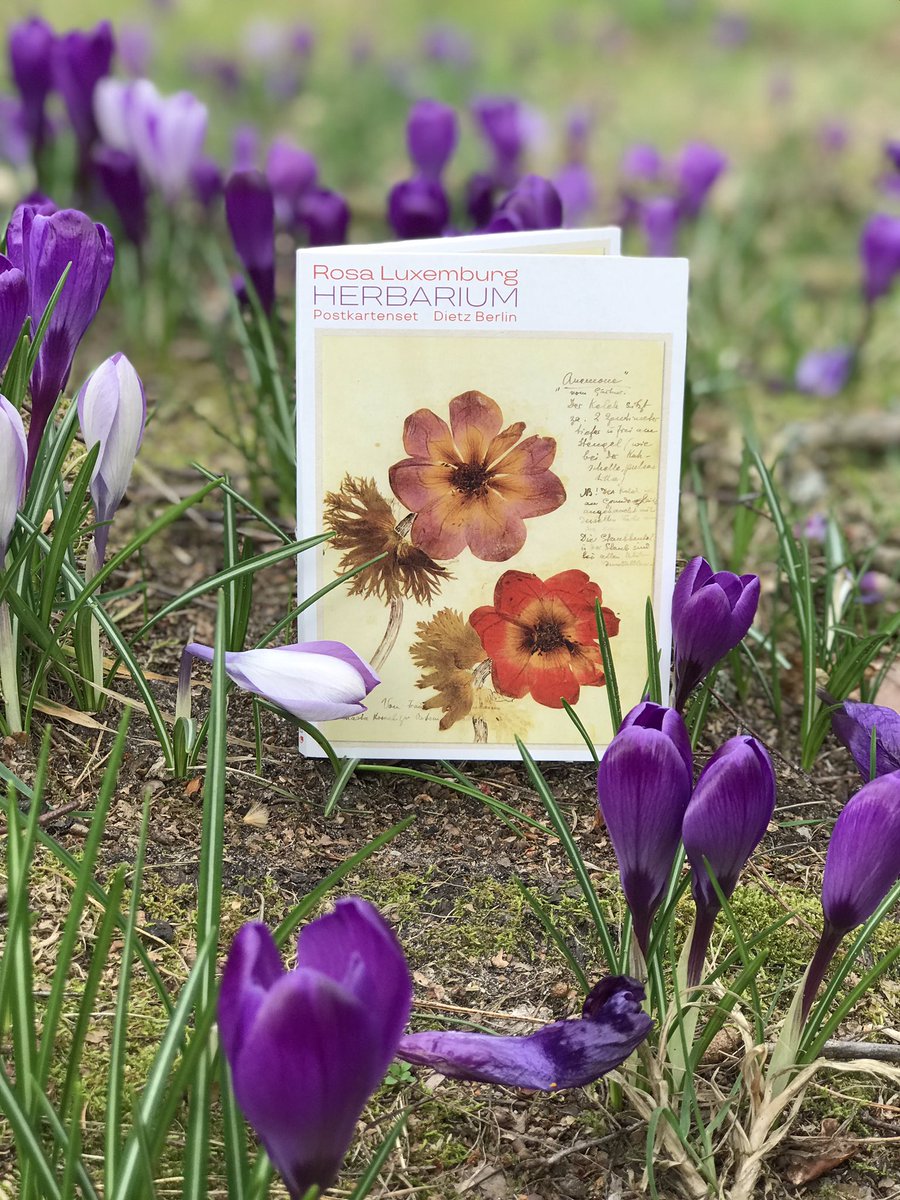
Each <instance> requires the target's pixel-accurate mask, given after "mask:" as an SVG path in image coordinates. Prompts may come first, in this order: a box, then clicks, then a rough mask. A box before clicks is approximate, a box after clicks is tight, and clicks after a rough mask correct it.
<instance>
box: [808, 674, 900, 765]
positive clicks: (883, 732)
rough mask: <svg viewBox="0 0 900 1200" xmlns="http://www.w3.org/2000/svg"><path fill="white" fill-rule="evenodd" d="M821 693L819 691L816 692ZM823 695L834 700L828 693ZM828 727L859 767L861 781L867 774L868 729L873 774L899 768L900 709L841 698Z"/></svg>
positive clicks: (869, 763) (868, 757) (829, 699)
mask: <svg viewBox="0 0 900 1200" xmlns="http://www.w3.org/2000/svg"><path fill="white" fill-rule="evenodd" d="M820 694H822V693H820ZM823 698H824V699H825V700H826V701H827V703H829V704H831V703H834V701H832V699H831V697H830V696H824V694H823ZM831 728H832V729H833V730H834V734H835V737H837V738H838V740H839V741H842V742H843V743H844V745H845V746H846V747H847V749H848V750H849V751H850V753H851V754H852V755H853V761H854V762H855V763H856V765H857V767H858V768H859V773H860V775H862V777H863V781H864V782H867V781H868V780H869V779H870V777H871V770H870V768H871V765H872V764H871V757H872V731H873V730H874V731H875V775H876V776H878V775H889V774H890V773H891V772H892V771H900V713H896V712H894V710H893V709H892V708H886V707H885V706H884V705H883V704H862V703H860V702H859V701H857V700H845V701H844V703H843V704H842V706H841V707H840V708H839V709H837V710H836V711H835V712H833V713H832V714H831Z"/></svg>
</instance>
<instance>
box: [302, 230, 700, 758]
mask: <svg viewBox="0 0 900 1200" xmlns="http://www.w3.org/2000/svg"><path fill="white" fill-rule="evenodd" d="M568 232H570V233H573V234H575V235H576V236H575V237H572V238H565V239H560V240H558V241H557V243H556V244H555V245H553V244H552V243H551V244H550V245H548V244H547V242H546V241H545V240H544V241H541V240H535V239H532V244H530V245H522V244H520V245H519V246H518V247H517V248H511V249H509V250H506V251H505V252H499V253H498V251H497V249H496V239H489V238H484V239H482V240H481V242H480V244H479V242H478V239H474V238H473V239H466V242H467V243H470V245H466V246H464V247H461V248H457V245H456V239H451V240H443V241H440V242H433V243H427V244H423V243H421V242H420V243H417V244H415V245H412V244H405V245H403V246H395V245H388V246H383V247H372V246H367V247H344V248H341V249H339V250H332V249H310V250H301V251H299V253H298V256H297V362H298V372H297V395H298V454H297V460H298V503H299V521H298V524H299V535H300V537H308V536H311V535H314V534H317V533H322V532H328V533H330V534H331V535H332V536H331V538H330V540H329V541H326V542H324V543H323V544H322V545H321V546H319V547H317V548H316V549H315V550H312V551H308V552H307V553H305V554H302V555H301V556H300V558H299V564H300V589H301V595H302V596H303V597H308V596H311V595H312V594H314V593H315V592H317V591H319V589H321V588H323V587H325V586H326V585H328V584H329V583H333V581H334V580H335V579H336V578H337V577H338V576H340V575H342V574H345V573H347V572H353V571H355V572H356V574H354V575H353V577H352V578H351V579H349V580H348V581H345V582H343V583H341V584H339V585H338V586H337V587H334V588H332V589H331V590H330V591H328V592H327V594H326V595H325V596H323V597H322V598H321V599H320V600H319V601H318V602H317V603H316V604H314V605H312V606H310V607H309V608H308V609H307V610H306V611H305V613H304V614H303V617H302V620H301V629H300V637H301V640H304V641H311V640H314V639H320V638H324V639H330V640H335V641H341V642H345V643H347V644H348V645H349V646H351V647H352V648H353V649H354V650H355V651H356V652H357V653H358V654H360V655H361V656H362V657H363V658H365V659H367V660H368V661H369V662H371V663H372V664H373V666H374V668H375V670H376V673H377V674H378V675H379V677H380V679H381V684H380V685H379V686H378V687H377V688H375V690H374V691H373V692H372V693H371V694H370V696H369V697H368V700H367V705H368V708H367V711H366V712H365V713H362V714H360V715H359V716H356V717H352V718H350V719H349V720H344V721H333V722H329V723H327V724H326V725H325V726H324V727H323V732H324V733H325V734H326V735H327V737H328V738H329V740H330V741H331V742H332V744H333V745H334V747H335V749H336V750H337V751H338V753H340V754H344V755H348V756H352V757H364V758H379V757H381V758H409V759H421V758H446V759H469V760H471V759H503V758H516V757H518V751H517V749H516V745H515V738H516V736H519V737H521V738H522V739H523V741H524V742H525V743H526V744H527V745H528V747H529V749H530V750H531V752H532V753H533V754H534V755H535V757H537V758H539V759H544V760H559V761H565V760H576V759H585V758H587V757H588V756H589V752H588V748H587V747H586V746H585V744H584V741H583V739H582V737H581V735H580V734H579V732H578V730H577V729H576V727H575V724H574V723H573V722H572V720H571V719H570V717H569V715H568V714H567V712H566V710H565V707H564V705H563V702H564V701H565V702H566V703H567V704H569V705H571V706H572V708H573V709H574V710H575V712H576V713H577V714H578V716H579V717H580V719H581V721H582V722H583V724H584V726H585V727H586V729H587V730H588V731H589V732H590V735H591V737H592V738H593V739H594V740H595V742H596V745H597V747H598V749H600V750H601V751H602V748H603V747H604V746H605V745H606V744H607V743H608V741H609V739H610V736H611V729H610V722H609V715H608V705H607V697H606V694H605V682H606V681H605V677H604V673H603V666H602V660H601V655H600V646H599V639H598V631H597V621H598V615H597V614H598V609H599V613H600V619H602V620H603V623H604V625H605V627H606V630H607V633H608V634H609V637H610V645H611V648H612V652H613V657H614V661H615V666H616V673H617V678H618V683H619V688H620V692H621V703H622V709H623V711H627V710H628V708H630V707H631V706H632V705H633V704H636V703H637V702H638V701H639V700H640V698H641V695H642V692H643V689H644V687H645V684H646V679H647V655H646V639H645V621H644V617H645V605H646V601H647V598H648V597H650V598H651V599H652V601H653V607H654V611H655V614H656V621H657V633H658V638H659V643H660V647H661V651H662V662H663V663H668V661H669V654H670V643H671V630H670V621H669V610H670V605H671V595H672V587H673V581H674V572H675V541H676V530H677V518H678V485H679V461H680V451H681V446H680V437H681V417H682V398H683V391H684V361H685V326H686V312H687V281H688V265H687V262H686V261H685V260H682V259H640V258H621V257H618V256H617V255H616V253H615V251H616V250H618V244H617V243H615V242H612V243H606V244H603V243H602V240H601V239H595V240H594V242H593V244H591V239H590V236H589V234H588V231H568ZM597 232H604V231H597ZM545 237H546V235H545ZM576 238H580V239H581V240H580V242H579V241H577V240H576ZM488 241H491V242H493V244H491V245H488V244H487V243H488ZM601 245H602V248H600V247H601ZM613 246H614V249H613ZM573 247H577V249H573ZM535 250H537V251H538V252H537V253H535ZM301 749H302V751H303V752H304V753H307V754H311V755H318V754H320V753H321V750H320V748H319V747H318V746H317V745H316V743H315V742H314V741H313V740H312V739H311V738H309V737H302V738H301Z"/></svg>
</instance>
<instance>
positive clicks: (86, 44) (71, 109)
mask: <svg viewBox="0 0 900 1200" xmlns="http://www.w3.org/2000/svg"><path fill="white" fill-rule="evenodd" d="M112 55H113V33H112V26H111V25H110V23H109V21H101V22H100V24H99V25H97V26H96V27H95V28H94V29H91V30H88V31H87V32H85V31H83V30H80V29H73V30H72V31H71V33H65V34H63V35H62V36H60V37H58V38H57V39H56V43H55V45H54V47H53V82H54V84H55V86H56V90H57V91H58V92H59V93H60V95H61V96H62V98H63V100H64V101H65V103H66V109H67V110H68V113H69V120H70V121H71V122H72V128H73V129H74V130H75V136H76V137H77V139H78V144H79V146H80V148H81V153H82V156H83V155H84V154H85V153H86V151H87V150H88V149H90V147H91V146H92V145H93V143H94V141H95V140H96V137H97V123H96V121H95V119H94V89H95V88H96V86H97V84H98V83H99V82H100V80H101V79H103V77H104V76H106V75H108V74H109V66H110V63H111V62H112Z"/></svg>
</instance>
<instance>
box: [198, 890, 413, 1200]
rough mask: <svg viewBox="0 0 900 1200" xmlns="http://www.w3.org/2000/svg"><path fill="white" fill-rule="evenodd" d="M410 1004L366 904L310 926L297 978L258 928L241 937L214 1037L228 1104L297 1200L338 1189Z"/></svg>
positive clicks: (401, 973) (351, 903) (245, 929)
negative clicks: (226, 1074) (233, 1103)
mask: <svg viewBox="0 0 900 1200" xmlns="http://www.w3.org/2000/svg"><path fill="white" fill-rule="evenodd" d="M411 1003H412V980H411V979H410V974H409V968H408V966H407V964H406V958H405V956H404V954H403V950H402V949H401V947H400V944H399V943H398V941H397V939H396V937H395V936H394V934H393V932H392V931H391V930H390V928H389V927H388V925H387V924H386V923H385V921H384V919H383V918H382V917H381V915H380V914H379V913H378V911H377V910H376V909H375V908H373V906H372V905H371V904H369V903H367V902H366V901H365V900H361V899H359V898H357V897H350V898H348V899H344V900H338V902H337V904H336V905H335V908H334V911H333V912H332V913H328V914H327V915H326V916H323V917H319V918H318V919H317V920H315V921H312V922H311V923H310V924H309V925H307V926H306V927H305V928H304V929H303V930H302V931H301V933H300V938H299V941H298V944H297V966H296V967H295V968H294V970H293V971H286V970H285V969H284V967H283V965H282V962H281V957H280V955H279V952H278V948H277V947H276V945H275V941H274V939H273V937H272V935H271V933H270V932H269V930H268V929H267V928H266V926H265V925H261V924H255V923H251V924H247V925H244V926H242V927H241V929H239V930H238V933H237V935H236V937H235V939H234V942H233V943H232V946H231V950H230V951H229V954H228V960H227V962H226V963H225V970H224V972H223V975H222V986H221V990H220V992H219V1011H218V1021H219V1039H220V1043H221V1046H222V1050H223V1052H224V1054H225V1057H226V1059H227V1061H228V1065H229V1067H230V1068H231V1082H232V1087H233V1088H234V1095H235V1099H236V1100H237V1103H238V1105H239V1107H240V1109H241V1111H242V1112H243V1114H244V1116H245V1117H246V1119H247V1121H248V1122H249V1124H250V1125H252V1127H253V1128H254V1129H255V1130H256V1132H257V1134H258V1135H259V1138H260V1140H261V1142H262V1143H263V1145H264V1146H265V1148H266V1153H267V1154H268V1155H269V1157H270V1158H271V1160H272V1162H273V1163H274V1164H275V1166H276V1167H277V1168H278V1170H279V1171H280V1172H281V1175H282V1176H283V1178H284V1181H285V1183H286V1185H287V1188H288V1191H289V1193H290V1195H291V1197H292V1200H301V1198H302V1197H303V1196H305V1195H306V1192H307V1191H308V1190H309V1188H311V1187H318V1188H320V1189H323V1190H324V1189H326V1188H328V1187H330V1186H331V1184H332V1183H333V1182H334V1179H335V1177H336V1176H337V1173H338V1171H339V1170H340V1167H341V1163H342V1161H343V1158H344V1155H345V1154H346V1153H347V1149H348V1147H349V1145H350V1141H351V1139H352V1137H353V1130H354V1128H355V1126H356V1122H357V1121H358V1120H359V1116H360V1113H361V1112H362V1110H363V1108H364V1106H365V1104H366V1102H367V1101H368V1099H369V1097H370V1096H371V1095H372V1093H373V1092H374V1091H375V1090H376V1089H377V1088H378V1086H379V1085H380V1083H381V1081H382V1080H383V1079H384V1076H385V1074H386V1073H387V1069H388V1067H389V1066H390V1063H391V1060H392V1059H393V1057H394V1055H395V1053H396V1050H397V1046H398V1043H399V1042H400V1038H401V1035H402V1033H403V1029H404V1027H405V1025H406V1022H407V1020H408V1019H409V1012H410V1006H411Z"/></svg>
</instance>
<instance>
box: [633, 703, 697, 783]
mask: <svg viewBox="0 0 900 1200" xmlns="http://www.w3.org/2000/svg"><path fill="white" fill-rule="evenodd" d="M629 725H637V726H639V727H640V728H642V729H659V730H661V731H662V732H663V733H664V734H665V735H666V737H667V738H668V739H669V740H670V741H671V742H672V743H673V744H674V746H675V748H676V749H677V750H678V753H679V754H680V755H681V757H682V760H683V761H684V765H685V767H686V768H687V773H688V775H689V776H690V777H691V779H693V777H694V755H693V751H692V750H691V737H690V734H689V733H688V731H687V727H686V725H685V723H684V718H683V717H682V716H681V713H679V712H676V711H675V709H674V708H666V707H665V706H664V705H662V704H654V703H653V701H652V700H642V701H641V703H640V704H636V705H635V706H634V708H632V709H631V711H630V712H627V713H626V714H625V716H624V717H623V718H622V724H621V725H620V726H619V731H620V732H621V730H623V729H627V728H628V727H629Z"/></svg>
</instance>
